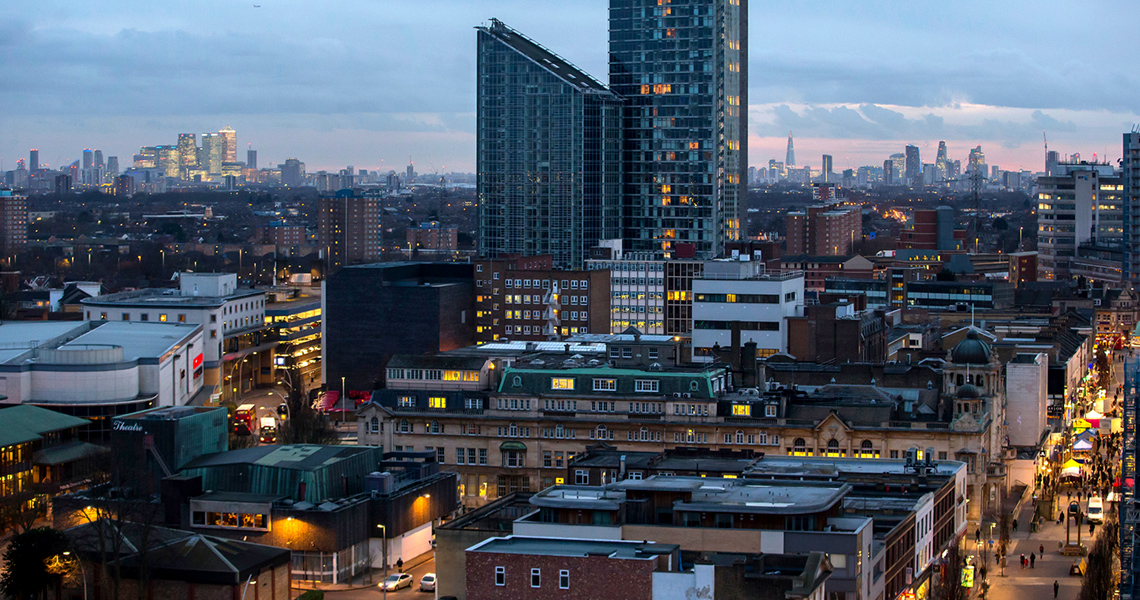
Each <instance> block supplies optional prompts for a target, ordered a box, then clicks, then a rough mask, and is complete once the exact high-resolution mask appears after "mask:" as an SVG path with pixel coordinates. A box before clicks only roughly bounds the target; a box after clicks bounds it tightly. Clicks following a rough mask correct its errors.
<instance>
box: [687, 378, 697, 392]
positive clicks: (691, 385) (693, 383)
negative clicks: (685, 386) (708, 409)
mask: <svg viewBox="0 0 1140 600" xmlns="http://www.w3.org/2000/svg"><path fill="white" fill-rule="evenodd" d="M689 391H691V392H695V391H697V380H696V379H694V380H692V381H690V382H689Z"/></svg>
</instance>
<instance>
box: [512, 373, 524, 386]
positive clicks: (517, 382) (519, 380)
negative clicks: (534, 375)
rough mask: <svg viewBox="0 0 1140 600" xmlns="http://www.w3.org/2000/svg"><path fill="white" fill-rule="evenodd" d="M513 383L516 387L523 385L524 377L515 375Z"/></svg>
mask: <svg viewBox="0 0 1140 600" xmlns="http://www.w3.org/2000/svg"><path fill="white" fill-rule="evenodd" d="M511 385H513V386H514V387H520V386H522V377H519V376H518V375H515V378H514V379H513V380H512V381H511Z"/></svg>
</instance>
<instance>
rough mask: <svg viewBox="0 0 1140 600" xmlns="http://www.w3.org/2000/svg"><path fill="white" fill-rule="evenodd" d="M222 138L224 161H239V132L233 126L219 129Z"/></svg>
mask: <svg viewBox="0 0 1140 600" xmlns="http://www.w3.org/2000/svg"><path fill="white" fill-rule="evenodd" d="M218 135H219V136H221V138H222V162H230V163H236V162H237V132H236V131H234V130H233V128H232V127H228V126H227V127H223V128H221V129H219V130H218Z"/></svg>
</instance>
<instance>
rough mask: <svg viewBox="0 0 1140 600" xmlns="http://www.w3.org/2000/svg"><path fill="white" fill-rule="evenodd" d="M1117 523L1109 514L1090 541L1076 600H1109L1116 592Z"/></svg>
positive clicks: (1113, 516)
mask: <svg viewBox="0 0 1140 600" xmlns="http://www.w3.org/2000/svg"><path fill="white" fill-rule="evenodd" d="M1118 531H1119V524H1118V523H1117V521H1116V517H1115V515H1113V514H1110V515H1109V518H1108V520H1107V521H1105V523H1104V526H1103V527H1101V528H1100V535H1098V536H1097V538H1096V541H1094V542H1093V543H1092V548H1091V549H1090V550H1089V556H1088V563H1087V569H1086V571H1085V578H1084V581H1083V582H1082V584H1081V592H1080V594H1079V595H1078V596H1077V599H1078V600H1109V599H1110V598H1112V597H1113V594H1114V593H1115V592H1116V586H1117V580H1116V576H1117V572H1118V570H1117V565H1118V564H1119V562H1118V558H1117V549H1118V548H1119V543H1118V540H1117V532H1118Z"/></svg>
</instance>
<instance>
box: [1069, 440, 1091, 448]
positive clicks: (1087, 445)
mask: <svg viewBox="0 0 1140 600" xmlns="http://www.w3.org/2000/svg"><path fill="white" fill-rule="evenodd" d="M1073 450H1092V442H1090V441H1088V440H1081V441H1079V442H1077V443H1075V444H1073Z"/></svg>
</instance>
